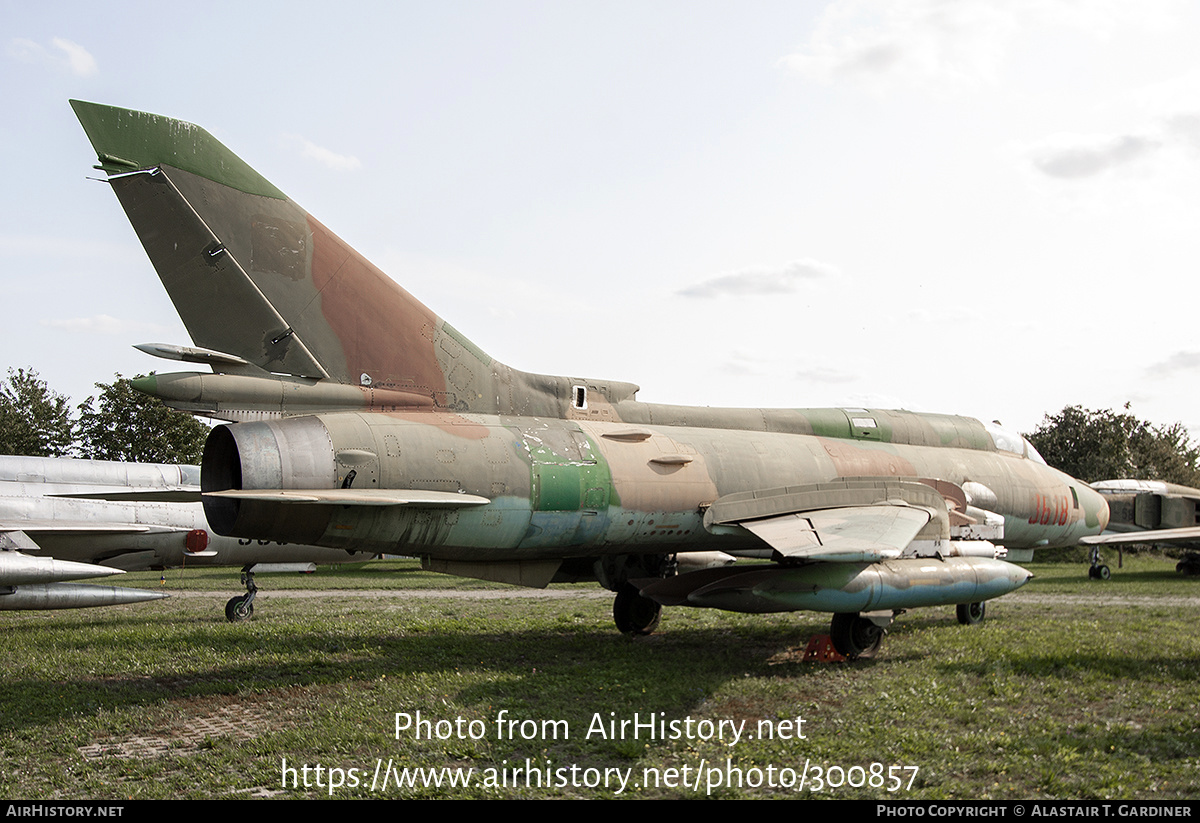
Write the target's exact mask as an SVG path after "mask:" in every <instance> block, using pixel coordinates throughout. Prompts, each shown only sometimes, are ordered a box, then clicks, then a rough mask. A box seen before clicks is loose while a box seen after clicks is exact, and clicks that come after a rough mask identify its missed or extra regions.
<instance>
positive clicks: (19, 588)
mask: <svg viewBox="0 0 1200 823" xmlns="http://www.w3.org/2000/svg"><path fill="white" fill-rule="evenodd" d="M199 483H200V467H199V466H179V465H165V464H150V463H117V462H110V461H104V460H75V459H71V458H65V457H17V456H11V455H4V456H0V547H2V548H3V550H0V610H16V609H74V608H84V607H89V606H110V605H116V604H119V603H137V602H141V601H144V600H158V599H160V598H163V597H166V594H163V593H160V592H156V591H147V590H145V589H130V588H114V587H111V586H96V585H90V584H77V583H67V582H63V581H69V580H82V579H86V578H90V577H104V576H107V575H115V574H123V573H124V572H126V571H142V570H147V569H162V568H173V567H176V568H177V567H179V566H183V565H185V564H186V565H188V566H242V567H243V580H244V582H245V584H246V588H247V591H246V594H244V595H240V596H238V597H234V598H232V599H231V600H230V601H229V603H228V604H227V605H226V607H225V615H226V617H227V618H229V619H230V620H241V619H244V618H246V617H249V616H250V615H251V614H252V613H253V611H254V597H255V593H256V592H257V587H256V585H255V583H254V573H255V571H267V570H269V569H267V568H265V567H264V566H263V565H262V564H296V563H346V562H354V561H362V560H369V559H370V558H371V557H372V555H370V554H364V553H361V552H351V553H347V552H345V551H342V550H339V549H329V548H321V547H318V546H294V545H284V544H280V543H275V542H266V541H262V540H255V539H246V538H242V539H236V538H231V537H220V536H217V535H212V534H210V530H209V526H208V523H207V522H206V521H205V519H204V512H203V510H202V507H201V506H200V504H199V503H197V502H186V501H188V500H193V501H194V500H195V499H196V496H197V494H198V492H199ZM40 555H45V556H40Z"/></svg>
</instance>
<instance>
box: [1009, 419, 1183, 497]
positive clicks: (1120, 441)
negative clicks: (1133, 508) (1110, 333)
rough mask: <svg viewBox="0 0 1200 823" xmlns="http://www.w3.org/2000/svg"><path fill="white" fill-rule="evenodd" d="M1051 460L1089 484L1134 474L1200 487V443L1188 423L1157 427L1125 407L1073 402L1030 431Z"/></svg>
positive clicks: (1044, 454) (1031, 439)
mask: <svg viewBox="0 0 1200 823" xmlns="http://www.w3.org/2000/svg"><path fill="white" fill-rule="evenodd" d="M1027 437H1028V438H1029V442H1031V443H1033V445H1034V447H1035V448H1036V449H1037V450H1038V451H1039V452H1041V454H1042V457H1044V458H1046V462H1047V463H1049V464H1050V465H1051V466H1054V467H1055V468H1057V469H1061V470H1062V471H1064V472H1066V473H1067V474H1069V475H1071V476H1072V477H1078V478H1079V479H1080V480H1084V481H1087V482H1089V483H1091V482H1094V481H1096V480H1111V479H1115V478H1122V477H1132V478H1137V479H1139V480H1163V481H1166V482H1168V483H1180V484H1182V485H1185V486H1200V447H1197V446H1196V445H1195V444H1193V443H1192V442H1191V439H1190V438H1189V437H1188V433H1187V429H1185V428H1184V427H1183V424H1182V423H1173V424H1172V425H1170V426H1155V425H1153V424H1151V423H1147V422H1146V421H1144V420H1139V419H1138V418H1137V417H1135V416H1134V415H1133V414H1131V413H1130V412H1129V404H1128V403H1126V404H1125V410H1124V411H1121V412H1114V411H1113V410H1112V409H1101V410H1099V411H1092V410H1091V409H1084V408H1080V407H1079V406H1067V407H1066V408H1064V409H1063V410H1062V411H1061V412H1059V413H1058V414H1056V415H1049V414H1048V415H1046V417H1045V418H1044V419H1043V420H1042V424H1041V425H1040V426H1038V428H1037V429H1036V430H1035V431H1033V432H1032V433H1030V434H1029V435H1027Z"/></svg>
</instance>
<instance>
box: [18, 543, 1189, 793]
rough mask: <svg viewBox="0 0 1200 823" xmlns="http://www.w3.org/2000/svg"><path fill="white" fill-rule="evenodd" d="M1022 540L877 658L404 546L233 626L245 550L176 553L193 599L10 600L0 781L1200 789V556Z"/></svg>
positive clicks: (73, 787)
mask: <svg viewBox="0 0 1200 823" xmlns="http://www.w3.org/2000/svg"><path fill="white" fill-rule="evenodd" d="M1026 565H1027V566H1028V567H1029V568H1030V569H1031V570H1033V571H1034V572H1035V574H1036V575H1037V577H1036V578H1035V580H1034V581H1033V582H1032V583H1030V584H1029V585H1028V586H1026V587H1025V588H1024V589H1022V590H1021V591H1019V592H1017V593H1015V594H1013V595H1010V596H1008V597H1004V598H1001V599H999V600H996V601H993V602H992V603H991V604H989V609H988V619H987V621H986V622H985V623H984V624H982V625H980V626H973V627H963V626H959V625H958V623H957V622H956V621H955V617H954V609H953V607H942V608H933V609H923V610H917V611H913V612H910V613H908V614H906V615H904V616H902V617H901V618H900V619H899V620H898V621H897V622H896V624H895V625H894V626H893V628H892V631H891V632H890V634H889V635H888V637H887V638H886V639H885V641H884V645H883V649H882V651H881V653H880V655H879V657H878V658H876V659H875V660H872V661H860V662H858V663H854V664H844V663H843V664H819V663H807V662H803V660H802V655H803V650H804V647H805V644H806V642H807V639H808V637H809V635H812V634H816V633H821V632H824V631H826V630H827V625H828V624H827V617H826V616H823V615H819V614H812V613H796V614H785V615H772V616H765V617H764V616H746V615H735V614H726V613H721V612H709V611H700V610H686V609H672V610H667V611H666V613H665V615H664V618H663V622H662V626H661V628H660V633H659V634H656V635H654V636H652V637H648V638H640V639H637V640H630V639H627V638H624V637H622V636H620V635H618V634H617V633H616V631H615V629H614V628H613V626H612V620H611V614H610V609H611V600H610V598H609V597H607V596H597V595H598V594H600V593H601V592H600V590H599V589H598V587H596V586H565V587H553V588H554V589H556V590H558V589H561V590H563V592H564V594H565V596H563V597H557V598H553V599H549V598H520V599H517V598H516V597H513V596H512V595H515V594H524V592H522V591H520V590H513V589H508V588H505V587H500V586H492V585H489V584H482V583H472V582H469V581H462V580H457V579H452V578H443V577H440V576H436V575H427V574H424V573H422V572H420V571H419V570H417V569H416V567H415V565H414V564H412V563H408V562H394V563H386V564H378V565H375V564H370V565H367V566H364V567H362V568H358V569H350V568H340V569H334V570H330V569H324V568H323V569H322V570H321V571H320V572H319V573H318V574H316V575H311V576H304V577H301V576H292V577H281V576H260V577H259V579H258V582H259V585H260V587H261V588H262V589H263V592H262V594H261V595H260V597H259V599H258V601H257V603H256V615H255V617H254V619H253V620H251V621H249V622H246V623H240V624H230V623H227V622H225V619H224V616H223V607H224V603H225V600H226V599H227V598H228V597H229V596H231V595H233V594H236V593H237V591H238V585H237V573H236V570H218V571H193V570H188V571H186V572H168V573H167V574H166V588H167V589H168V590H170V591H173V592H176V593H178V594H179V596H176V597H172V598H171V599H169V600H164V601H159V602H155V603H148V604H140V605H135V606H127V607H126V606H121V607H113V608H108V609H93V610H84V611H78V612H13V613H8V612H3V613H0V627H2V632H3V638H4V639H3V641H2V648H3V651H4V657H5V661H4V668H3V675H2V676H3V678H4V695H5V699H4V701H3V706H2V708H0V759H2V764H0V765H2V768H3V771H2V772H0V795H3V796H4V797H6V798H28V799H82V798H173V799H175V798H240V797H259V796H264V797H283V798H296V797H326V796H333V797H336V798H352V797H530V798H535V797H694V796H705V795H709V796H715V797H833V798H839V797H853V798H885V797H890V798H897V799H918V798H924V799H929V798H971V799H983V798H1031V799H1032V798H1046V799H1050V798H1142V799H1165V798H1179V797H1190V798H1194V797H1197V796H1200V634H1198V633H1197V631H1196V625H1195V624H1196V617H1197V615H1198V614H1200V580H1196V579H1186V578H1182V577H1180V576H1178V575H1176V574H1175V573H1174V572H1173V561H1169V560H1166V559H1165V558H1161V557H1154V556H1151V557H1144V556H1143V557H1135V558H1128V557H1127V558H1126V564H1125V568H1124V569H1117V568H1116V567H1115V564H1113V565H1114V569H1113V572H1114V573H1113V579H1112V580H1110V581H1108V582H1104V583H1101V582H1096V581H1090V580H1088V579H1087V577H1086V573H1085V572H1086V566H1085V565H1082V564H1079V563H1045V562H1040V563H1031V564H1026ZM121 582H122V584H124V585H128V584H133V585H144V586H158V585H159V578H158V575H157V574H155V575H127V576H126V577H125V578H124V579H123V580H122V581H121ZM497 595H499V596H497ZM418 712H419V713H420V714H419V721H423V722H418V716H417V713H418ZM397 715H399V716H400V719H399V721H398V720H397ZM622 721H624V722H625V728H624V730H622V727H621V723H622ZM800 721H802V722H800ZM634 723H641V724H642V725H640V726H634V725H631V724H634ZM650 723H652V724H653V730H652V732H651V729H650V725H649V724H650ZM397 725H400V726H401V727H402V728H401V729H400V730H399V731H398V730H397ZM635 732H636V734H635ZM735 735H738V736H737V737H735ZM770 735H773V739H771V737H770ZM418 738H420V739H418ZM664 738H665V739H664ZM306 767H307V768H306ZM414 769H424V770H429V771H424V772H421V773H417V772H415V771H412V770H414ZM289 770H290V771H289ZM402 770H408V771H402ZM468 770H470V771H468ZM385 774H386V776H387V783H386V785H383V784H382V783H381V777H382V776H383V775H385ZM398 779H399V780H400V781H401V782H403V781H407V784H404V785H399V786H398V785H396V784H397V781H398ZM451 779H454V780H458V781H460V782H462V781H466V782H467V783H468V785H455V786H451V785H449V781H450V780H451ZM438 780H440V781H441V782H442V784H443V785H441V786H437V785H432V783H434V782H436V781H438ZM802 780H803V786H801V781H802ZM306 783H307V787H306V785H305V784H306ZM372 783H374V785H372ZM285 784H286V785H285ZM331 784H337V785H331Z"/></svg>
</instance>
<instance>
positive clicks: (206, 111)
mask: <svg viewBox="0 0 1200 823" xmlns="http://www.w3.org/2000/svg"><path fill="white" fill-rule="evenodd" d="M0 38H2V39H0V99H2V100H3V101H4V104H5V109H6V112H5V116H4V117H3V118H0V156H2V157H3V158H4V159H5V161H6V168H5V173H4V178H5V179H4V182H3V184H0V209H2V214H0V217H2V222H0V305H2V306H3V314H2V317H3V331H2V332H0V341H2V343H0V353H2V355H3V356H2V357H0V367H3V368H32V369H34V370H35V371H37V372H38V373H39V374H40V375H41V376H42V377H43V378H44V379H45V380H46V381H47V382H48V383H49V384H50V386H51V388H53V389H55V390H57V391H59V392H61V393H63V394H66V395H68V396H69V397H70V398H71V400H72V402H73V403H75V404H78V403H79V402H82V401H83V400H84V399H85V398H86V397H87V396H88V395H89V394H92V393H94V392H95V389H94V384H95V383H97V382H108V381H111V380H112V379H113V377H114V375H115V374H117V373H120V374H123V375H126V376H132V375H134V374H139V373H145V372H148V371H151V370H157V371H160V372H164V371H177V370H185V369H186V368H188V367H187V366H186V365H185V364H179V363H174V362H172V361H163V360H157V359H155V358H153V357H150V356H148V355H145V354H142V353H141V352H139V351H137V350H135V349H133V348H132V346H133V344H136V343H145V342H164V343H176V344H184V345H186V344H189V343H190V340H189V339H188V337H187V333H186V331H185V330H184V329H183V326H182V324H181V323H180V322H179V320H178V318H177V316H176V314H175V311H174V309H173V307H172V306H171V303H170V301H169V300H168V298H167V296H166V293H165V292H164V290H163V289H162V286H161V284H160V283H159V281H158V278H157V276H156V275H155V273H154V271H153V268H152V267H151V266H150V264H149V262H148V260H147V259H146V257H145V254H144V253H143V251H142V249H141V246H140V244H139V243H138V241H137V238H136V236H135V235H134V233H133V230H132V229H131V228H130V227H129V224H128V222H127V221H126V219H125V216H124V213H123V212H122V211H121V209H120V206H119V205H118V203H117V201H116V198H115V197H114V196H113V194H112V192H111V191H110V190H109V189H108V187H107V186H106V185H104V184H102V183H99V182H95V180H94V179H92V178H97V177H101V176H103V175H102V174H101V173H99V172H96V171H94V170H92V168H91V166H92V164H93V163H94V162H95V156H94V154H93V153H92V150H91V147H90V145H89V143H88V141H87V138H86V137H85V136H84V134H83V131H82V129H81V128H80V127H79V125H78V123H77V122H76V121H75V118H74V115H73V113H72V111H71V109H70V107H69V106H68V104H67V101H68V99H70V98H79V99H83V100H90V101H94V102H99V103H105V104H109V105H115V106H121V107H124V108H132V109H140V110H143V111H150V112H154V113H157V114H164V115H168V116H171V117H175V118H178V119H182V120H187V121H190V122H193V123H196V124H198V125H200V126H203V127H204V128H206V129H207V130H208V131H209V132H211V133H212V134H213V135H214V136H215V137H217V139H219V140H220V141H222V142H223V143H224V144H225V145H226V146H228V147H229V148H231V149H232V150H233V151H234V152H235V153H237V154H238V155H239V156H241V157H242V158H243V159H244V160H246V161H247V162H249V163H250V165H252V166H254V167H255V168H256V169H257V170H258V171H259V172H260V173H262V174H263V175H264V176H265V177H266V178H267V179H268V180H270V181H271V182H272V183H274V184H275V185H276V186H278V187H279V188H280V189H282V190H283V191H284V192H286V193H287V194H288V195H289V196H291V197H292V198H293V199H294V200H296V201H297V202H298V203H299V204H300V205H301V206H303V207H304V208H305V209H307V210H308V211H309V212H311V213H312V214H313V215H314V216H315V217H316V218H317V219H318V220H320V221H321V222H322V223H324V224H325V225H326V226H328V227H329V228H330V229H332V230H333V231H334V232H336V233H337V234H338V235H339V236H341V237H342V238H343V239H344V240H346V241H347V242H349V243H350V244H351V245H353V246H354V247H355V248H357V249H358V250H359V251H360V252H362V253H363V254H364V255H365V256H366V257H367V258H368V259H370V260H372V262H374V263H375V264H376V265H378V266H379V267H380V268H382V269H383V270H384V271H385V272H387V273H388V274H389V275H390V276H391V277H392V278H393V279H395V280H396V281H397V282H398V283H400V284H401V285H403V286H404V287H405V288H407V289H408V290H409V291H410V292H412V293H413V294H414V295H416V296H417V297H418V298H419V299H421V300H422V301H423V302H425V303H426V305H428V306H429V307H430V308H431V309H433V310H434V311H435V312H436V313H438V314H439V315H440V316H442V317H443V318H445V319H446V320H447V321H449V322H450V323H451V324H453V325H454V326H455V327H456V328H457V329H459V330H460V331H461V332H462V333H464V334H465V335H467V336H468V337H469V338H470V339H471V340H472V341H473V342H475V343H476V344H477V345H478V346H480V347H481V348H483V349H484V350H485V351H487V352H488V353H489V354H491V355H492V356H493V357H495V358H497V359H499V360H501V361H503V362H505V363H507V364H509V365H511V366H513V367H516V368H519V369H524V370H527V371H534V372H541V373H551V374H570V375H574V376H587V377H594V378H605V379H617V380H626V381H630V382H634V383H637V384H638V385H640V386H641V387H642V390H641V392H640V393H639V395H638V396H639V399H641V400H647V401H655V402H664V403H686V404H697V405H711V406H786V407H821V406H855V407H858V406H866V407H879V408H907V409H912V410H916V411H932V412H945V413H955V414H965V415H969V416H972V417H977V418H980V419H982V420H987V421H991V420H999V421H1000V422H1001V423H1003V424H1004V425H1005V426H1006V427H1008V428H1010V429H1014V430H1017V431H1023V432H1028V431H1032V430H1033V429H1034V428H1036V427H1037V426H1038V425H1039V424H1040V423H1041V422H1042V420H1043V417H1044V415H1046V414H1054V413H1057V412H1058V411H1059V410H1061V409H1062V408H1063V407H1064V406H1068V405H1078V406H1083V407H1085V408H1090V409H1102V408H1114V409H1119V408H1121V407H1123V406H1124V405H1125V404H1126V403H1130V404H1131V406H1130V408H1131V410H1132V412H1133V413H1134V414H1136V415H1138V416H1139V417H1141V418H1143V419H1147V420H1150V421H1151V422H1154V423H1158V424H1170V423H1174V422H1176V421H1180V422H1183V423H1184V424H1185V425H1186V426H1187V427H1188V428H1189V430H1190V431H1191V432H1192V435H1193V437H1194V438H1197V439H1200V380H1198V379H1197V378H1200V331H1197V330H1196V328H1195V326H1196V324H1195V322H1194V320H1195V318H1196V316H1197V309H1198V308H1200V277H1197V276H1196V275H1197V273H1198V272H1200V265H1198V264H1200V230H1198V229H1197V227H1200V51H1197V49H1196V48H1195V43H1196V42H1197V41H1198V40H1200V9H1198V8H1197V7H1196V5H1195V4H1191V3H1186V2H1178V1H1177V0H1147V2H1140V3H1127V2H1120V0H1087V2H1084V0H1037V2H1034V1H1033V0H1009V2H1004V1H1003V0H910V1H909V2H884V1H883V0H878V1H877V2H866V1H865V0H836V1H835V2H828V3H821V2H795V0H788V1H787V2H770V1H769V0H761V1H758V2H750V3H736V4H735V3H728V2H727V3H714V2H696V1H695V0H688V1H687V2H673V1H672V0H655V1H654V2H621V0H606V2H592V1H590V0H579V1H578V2H570V3H563V2H509V1H508V0H492V1H491V2H482V1H481V2H462V1H461V0H448V1H447V2H437V3H432V2H387V3H382V2H381V3H362V2H354V0H349V1H348V2H347V1H343V2H339V3H337V4H336V5H335V4H333V3H314V2H307V3H306V2H296V1H295V0H289V2H272V1H271V0H256V2H254V3H242V2H238V3H221V2H196V3H191V4H186V5H185V4H164V3H158V2H155V3H149V2H145V3H138V2H122V1H121V0H110V2H106V3H94V2H88V3H82V2H47V3H42V4H31V3H28V2H24V0H22V2H13V1H12V0H0Z"/></svg>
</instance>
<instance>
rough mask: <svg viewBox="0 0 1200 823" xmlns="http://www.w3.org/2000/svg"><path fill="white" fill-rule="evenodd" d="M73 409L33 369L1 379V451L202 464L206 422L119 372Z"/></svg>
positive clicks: (62, 396) (97, 386)
mask: <svg viewBox="0 0 1200 823" xmlns="http://www.w3.org/2000/svg"><path fill="white" fill-rule="evenodd" d="M95 386H96V389H97V390H98V391H97V393H96V394H95V395H93V396H91V397H89V398H88V399H87V400H85V401H83V402H82V403H80V404H79V405H78V406H76V407H72V406H71V402H70V400H69V399H68V398H67V397H66V396H65V395H63V394H61V393H59V392H56V391H54V390H53V389H51V388H50V386H49V385H48V384H47V383H46V381H45V380H43V379H42V378H41V377H40V376H39V375H38V373H37V372H36V371H34V370H33V369H20V368H18V369H12V368H10V369H9V370H8V377H7V378H5V379H4V380H3V381H0V454H19V455H29V456H33V457H84V458H88V459H91V460H127V461H133V462H138V463H199V462H200V455H201V453H202V452H203V450H204V441H205V439H206V438H207V437H208V431H209V430H208V426H206V425H204V424H203V423H201V422H200V421H199V420H197V419H196V418H194V417H192V416H191V415H190V414H186V413H184V412H179V411H175V410H174V409H170V408H168V407H167V406H166V405H165V404H164V403H163V402H162V401H161V400H158V399H157V398H154V397H150V396H149V395H146V394H142V393H141V392H139V391H136V390H135V389H134V388H133V386H132V385H131V384H130V381H129V380H128V379H126V378H124V377H122V376H121V375H119V374H118V375H116V379H115V380H114V381H113V382H111V383H96V384H95Z"/></svg>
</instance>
